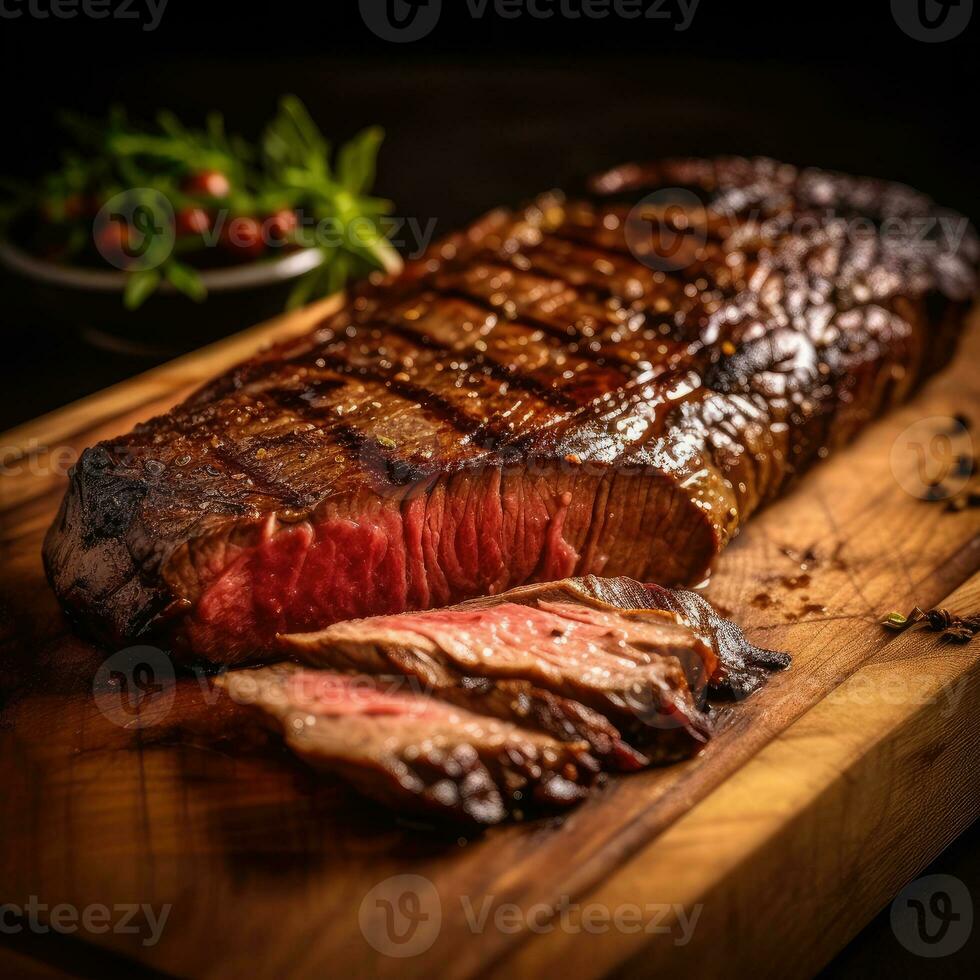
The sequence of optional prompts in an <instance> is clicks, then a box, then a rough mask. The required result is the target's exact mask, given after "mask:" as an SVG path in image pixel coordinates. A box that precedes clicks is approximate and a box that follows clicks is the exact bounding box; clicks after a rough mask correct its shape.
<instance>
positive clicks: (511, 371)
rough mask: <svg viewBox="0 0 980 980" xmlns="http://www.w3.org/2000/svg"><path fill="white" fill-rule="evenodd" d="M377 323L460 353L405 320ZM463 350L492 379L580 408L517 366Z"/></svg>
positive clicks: (570, 408) (558, 404) (553, 402)
mask: <svg viewBox="0 0 980 980" xmlns="http://www.w3.org/2000/svg"><path fill="white" fill-rule="evenodd" d="M494 312H496V311H494ZM379 325H381V326H383V327H384V328H385V329H388V330H391V331H392V332H393V333H397V334H398V335H399V336H401V337H404V338H405V339H406V340H411V341H413V342H414V343H421V344H422V345H423V346H425V347H427V348H429V349H431V350H435V351H439V352H440V353H444V354H445V355H446V356H447V357H458V356H460V353H461V352H460V351H456V350H453V348H451V347H449V346H447V345H446V344H443V343H441V342H440V341H438V340H436V339H435V338H434V337H433V336H432V335H431V334H429V333H426V332H425V331H423V330H415V329H413V328H412V327H409V326H406V325H405V324H404V323H402V322H399V321H395V320H391V321H389V320H382V321H380V322H379ZM465 353H466V356H467V359H468V360H469V361H470V362H471V363H473V364H475V365H477V366H478V367H479V370H481V371H482V372H483V373H484V374H486V375H487V376H488V377H491V378H493V379H494V380H495V381H500V382H504V383H507V384H509V385H512V386H513V387H515V388H520V389H521V391H526V392H528V393H529V394H532V395H535V396H537V397H538V398H540V399H541V401H543V402H546V403H547V404H549V405H550V406H551V407H552V408H557V409H561V410H562V411H568V412H574V411H577V410H578V409H579V408H581V407H582V406H581V405H580V404H579V403H578V402H577V401H575V399H573V398H569V397H568V395H566V394H564V393H563V392H561V391H560V390H559V389H557V388H552V387H551V386H549V385H546V384H544V383H542V382H541V381H538V379H537V378H532V377H531V376H530V375H527V374H523V373H522V372H521V371H519V370H518V369H517V368H514V367H508V366H507V365H505V364H501V363H500V362H499V361H497V360H495V359H494V358H492V357H490V356H489V355H488V354H484V353H483V352H481V351H478V350H476V348H473V347H467V348H465Z"/></svg>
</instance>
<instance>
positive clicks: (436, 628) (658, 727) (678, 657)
mask: <svg viewBox="0 0 980 980" xmlns="http://www.w3.org/2000/svg"><path fill="white" fill-rule="evenodd" d="M516 591H517V592H518V593H520V592H522V591H523V595H519V599H520V601H519V602H511V601H508V600H509V598H510V597H511V595H513V593H507V594H505V595H502V596H499V597H495V598H489V599H486V600H476V601H474V602H470V603H466V604H463V605H461V606H456V607H451V608H449V609H440V610H434V611H429V612H419V613H403V614H401V615H398V616H378V617H374V618H371V619H362V620H354V621H350V622H344V623H337V624H335V625H333V626H330V627H327V628H326V629H324V630H322V631H319V632H317V633H308V634H294V635H287V636H283V637H280V641H279V649H280V650H281V651H282V652H283V653H285V654H289V655H293V656H296V657H298V658H300V659H301V660H303V661H304V662H305V663H307V664H309V665H311V666H316V667H328V668H330V669H333V670H346V671H354V672H361V673H369V674H389V673H401V674H407V675H410V676H412V677H414V678H416V679H417V680H418V681H419V682H420V683H421V684H422V685H423V687H424V689H426V690H432V691H435V692H438V693H440V694H441V692H442V691H443V690H447V689H448V690H452V689H456V688H458V687H459V685H460V681H461V678H462V677H464V676H465V677H471V678H472V677H476V678H485V679H488V680H490V681H494V682H500V681H504V682H514V681H524V682H529V684H530V685H531V686H532V690H531V691H529V692H528V694H529V696H530V697H532V698H533V697H534V694H535V693H536V690H543V691H546V692H550V693H551V694H553V695H557V696H559V697H561V698H562V699H568V700H571V701H574V702H579V703H580V704H583V705H586V706H587V707H588V708H591V709H593V711H597V712H600V713H601V714H602V715H604V716H605V717H606V718H608V719H609V720H610V721H611V722H612V723H613V724H614V725H615V726H616V727H617V728H618V729H619V731H622V732H624V733H625V735H626V737H627V738H628V739H629V740H630V741H631V742H633V743H634V744H635V745H636V746H637V747H638V748H639V749H640V750H641V751H642V752H644V754H646V755H647V756H648V758H649V759H651V761H658V762H664V761H669V760H672V759H677V758H682V757H684V756H687V755H690V754H691V753H692V752H694V751H696V750H697V749H698V748H700V747H701V745H702V744H703V743H704V742H705V741H707V738H708V736H709V734H710V729H711V726H710V723H709V720H708V717H707V715H706V714H705V713H704V712H703V710H702V706H703V702H704V697H703V695H704V691H705V687H706V684H707V680H708V678H709V677H710V676H712V675H713V674H714V673H716V672H717V664H716V661H715V656H714V653H713V651H712V649H711V648H710V647H709V646H707V645H706V644H705V643H704V642H703V641H702V640H701V639H700V638H699V637H697V636H696V635H695V634H694V633H693V632H692V631H691V630H690V629H688V628H687V627H685V626H683V625H680V624H678V622H677V617H676V616H675V615H674V614H673V613H671V612H665V611H661V610H652V609H623V608H617V607H614V606H610V605H606V604H604V603H602V602H600V601H598V600H594V601H591V602H589V601H584V600H583V597H582V595H581V594H580V593H579V592H578V591H577V590H576V589H575V587H574V584H571V585H566V584H565V583H555V584H554V585H550V586H538V587H530V588H528V589H525V590H516ZM563 593H567V595H565V594H563ZM484 710H486V709H484ZM617 734H618V733H617Z"/></svg>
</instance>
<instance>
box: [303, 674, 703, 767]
mask: <svg viewBox="0 0 980 980" xmlns="http://www.w3.org/2000/svg"><path fill="white" fill-rule="evenodd" d="M317 659H321V660H322V661H323V663H326V662H327V661H328V660H329V659H331V658H328V657H323V658H317ZM343 659H346V658H338V669H339V665H340V663H341V662H342V660H343ZM365 660H366V661H367V663H366V664H365V666H364V667H363V668H362V669H363V670H364V671H365V672H370V664H372V663H373V662H377V661H375V660H374V658H371V657H368V658H365ZM418 666H421V661H419V660H418V659H417V658H414V657H399V656H397V655H395V656H393V657H392V664H391V669H393V670H398V671H400V672H401V674H402V675H407V676H411V677H415V678H416V680H418V681H419V683H420V684H422V685H425V688H424V689H425V691H426V693H427V694H431V695H432V696H433V697H438V698H440V699H441V700H443V701H449V702H450V703H452V704H458V705H459V706H460V707H463V708H469V709H470V710H472V711H476V712H478V713H479V714H484V715H489V716H490V717H491V718H502V719H504V720H505V721H511V722H513V723H514V724H515V725H520V726H522V727H524V728H533V729H534V730H535V731H539V732H544V734H546V735H550V736H551V737H552V738H557V739H558V740H559V741H562V742H586V743H587V744H588V746H589V751H590V753H591V754H592V755H593V756H595V758H596V759H597V760H599V762H600V763H601V764H602V765H603V766H604V767H605V768H606V769H611V770H618V771H620V772H636V771H637V770H639V769H643V768H644V767H645V766H648V765H650V764H651V763H652V762H655V761H667V755H668V752H667V750H668V746H666V745H663V746H660V745H658V746H657V748H658V750H659V752H658V754H657V755H654V754H653V753H651V752H649V751H646V752H641V751H639V750H638V749H637V748H634V747H633V746H631V745H629V744H628V743H627V742H625V741H624V740H623V737H622V735H621V733H620V732H619V730H618V729H617V728H616V727H615V726H614V725H613V724H612V723H611V722H610V721H609V719H607V718H605V717H604V716H603V715H601V714H600V713H599V712H598V711H593V710H592V709H591V708H587V707H586V706H585V705H584V704H580V703H579V702H578V701H573V700H572V699H571V698H563V697H560V696H558V695H557V694H553V693H552V692H551V691H546V690H544V689H543V688H540V687H535V686H534V685H533V684H530V683H528V682H527V681H523V680H496V681H494V680H490V679H489V678H487V677H467V676H465V675H463V674H460V673H457V672H456V671H455V670H453V669H452V668H451V667H449V666H448V665H447V666H446V667H445V669H443V670H438V671H432V672H430V671H428V670H426V671H418V672H416V671H414V670H413V669H412V668H413V667H418ZM433 666H434V665H433ZM427 677H430V678H433V680H432V682H431V686H429V683H427V681H426V678H427ZM675 742H677V743H679V744H677V745H675V746H674V747H673V751H674V753H675V755H676V756H678V757H679V756H682V755H686V754H689V753H690V748H689V740H688V739H687V738H681V739H676V740H675Z"/></svg>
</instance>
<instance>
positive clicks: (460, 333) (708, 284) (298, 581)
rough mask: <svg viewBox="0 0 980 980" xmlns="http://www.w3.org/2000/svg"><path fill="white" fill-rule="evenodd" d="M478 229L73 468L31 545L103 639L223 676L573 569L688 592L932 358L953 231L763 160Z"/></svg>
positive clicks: (682, 175)
mask: <svg viewBox="0 0 980 980" xmlns="http://www.w3.org/2000/svg"><path fill="white" fill-rule="evenodd" d="M592 190H593V194H592V196H591V197H590V198H589V199H587V200H579V201H566V200H565V199H563V198H562V197H560V196H557V195H548V196H545V197H542V198H541V199H539V200H538V201H536V202H534V204H532V205H531V206H530V207H528V208H526V209H524V210H523V211H519V212H508V211H497V212H494V213H492V214H490V215H488V216H487V217H486V218H484V219H482V220H480V221H479V222H477V223H476V224H475V225H473V226H472V227H471V228H469V229H468V230H466V231H465V232H463V233H461V234H458V235H455V236H452V237H450V238H449V239H447V240H445V241H443V242H440V243H438V244H436V245H434V246H433V248H432V249H431V250H430V251H429V252H428V253H427V254H426V255H425V256H423V257H422V258H421V259H419V260H418V261H413V262H410V263H408V264H407V265H406V268H405V270H404V271H403V272H402V273H401V274H399V275H398V276H395V277H389V278H387V279H379V280H378V281H374V282H368V283H365V284H363V285H362V286H361V287H359V288H358V289H357V290H355V291H354V293H353V295H352V296H351V298H350V300H349V302H348V303H347V304H346V305H345V306H344V308H343V309H342V310H341V311H340V312H338V313H337V314H336V315H334V316H332V317H330V318H328V319H327V320H326V321H324V323H322V324H321V325H320V326H319V327H318V328H317V329H316V330H314V331H313V332H312V333H311V334H309V335H308V336H306V337H304V338H300V339H298V340H293V341H289V342H286V343H284V344H281V345H279V346H278V347H274V348H272V349H271V350H269V351H266V352H264V353H261V354H259V355H257V356H256V357H254V358H252V359H251V360H248V361H246V362H245V363H243V364H241V365H239V366H238V367H236V368H234V369H233V370H231V371H229V372H227V373H225V374H224V375H222V376H221V377H219V378H217V379H216V380H215V381H214V382H212V383H211V384H209V385H207V386H205V387H204V388H203V389H202V390H200V391H199V392H197V393H196V394H195V395H193V396H192V397H191V398H189V399H188V400H187V401H185V402H184V403H183V404H182V405H179V406H177V407H176V408H175V409H173V410H172V411H171V412H169V413H168V414H166V415H163V416H161V417H159V418H156V419H153V420H151V421H149V422H147V423H145V424H143V425H140V426H137V427H136V429H135V430H134V431H133V432H131V433H129V434H128V435H125V436H120V437H118V438H115V439H111V440H108V441H106V442H103V443H101V444H99V445H98V446H96V447H94V448H92V449H90V450H87V451H86V453H85V454H84V455H83V456H82V458H81V460H80V461H79V463H78V465H77V466H76V467H75V468H74V470H73V472H72V475H71V480H70V485H69V488H68V492H67V494H66V496H65V500H64V503H63V505H62V509H61V512H60V514H59V516H58V518H57V520H56V522H55V523H54V525H53V526H52V528H51V530H50V531H49V533H48V536H47V539H46V542H45V549H44V555H45V563H46V568H47V571H48V575H49V577H50V579H51V582H52V584H53V585H54V588H55V590H56V591H57V593H58V595H59V597H60V599H61V602H62V604H63V606H64V608H65V609H66V610H67V611H68V612H69V614H71V615H72V616H73V617H75V619H76V620H77V621H78V622H79V623H80V624H82V625H83V626H84V627H85V628H87V629H88V630H89V632H90V633H92V634H93V635H94V636H96V637H98V638H99V639H101V640H103V641H104V642H106V643H108V644H112V645H122V644H128V643H130V642H131V641H132V640H133V638H134V637H136V636H138V635H140V634H141V633H144V632H146V631H148V630H150V629H157V628H159V629H160V630H161V631H166V632H167V633H168V634H169V638H170V639H171V640H172V641H173V643H174V644H176V646H177V647H178V648H180V649H184V650H189V651H193V652H196V653H197V654H200V655H203V656H206V657H209V658H210V659H212V660H215V661H220V662H224V663H236V662H246V661H251V660H259V659H263V658H266V657H268V656H269V652H270V649H271V648H272V646H273V640H274V637H275V635H276V634H277V633H283V632H290V633H292V632H298V631H309V630H316V629H320V628H322V627H324V626H327V625H329V624H330V623H334V622H338V621H341V620H345V619H351V618H355V617H363V616H372V615H392V614H397V613H401V612H405V611H410V610H420V609H429V608H435V607H439V606H447V605H450V604H452V603H455V602H459V601H461V600H464V599H467V598H469V597H472V596H478V595H486V594H497V593H500V592H503V591H506V590H507V589H509V588H511V587H514V586H517V585H521V584H524V583H529V582H539V581H547V580H549V579H559V578H564V577H567V576H571V575H585V574H589V573H595V574H601V575H623V576H629V577H632V578H635V579H637V580H640V581H657V582H661V583H663V584H665V585H680V584H692V583H696V582H697V581H699V580H700V579H701V578H702V577H703V576H704V574H705V571H706V569H707V568H708V567H709V566H710V564H711V562H712V560H713V559H714V558H715V556H716V555H717V554H718V553H719V551H720V550H721V549H722V548H723V547H724V546H725V544H726V543H727V542H728V541H729V540H730V539H731V538H732V536H733V535H734V534H736V533H737V531H738V530H739V528H740V527H741V526H742V524H743V523H744V522H745V521H746V519H747V518H748V517H749V516H750V515H751V514H752V513H753V512H754V511H755V510H756V509H758V508H759V507H760V506H762V505H763V504H765V503H766V502H767V501H769V500H772V499H773V498H774V497H776V496H777V495H778V494H780V493H781V492H783V490H784V489H785V488H786V487H787V486H788V485H789V484H790V483H791V482H792V481H793V480H794V479H795V478H796V477H797V475H798V474H799V473H801V472H803V471H804V470H805V469H806V468H807V467H808V466H810V465H811V464H812V463H814V462H815V461H817V460H818V459H821V458H823V457H824V456H826V455H827V454H828V453H829V452H830V451H832V450H833V449H834V448H835V447H837V446H840V445H841V444H842V443H844V442H845V441H846V440H848V439H850V438H851V437H852V436H853V435H854V434H855V433H856V432H857V431H858V430H859V429H860V428H861V427H862V426H864V425H866V424H867V423H868V421H869V420H871V419H873V418H874V417H875V416H876V415H877V414H878V413H879V412H881V411H883V410H885V409H887V408H888V407H889V406H891V405H893V404H895V403H896V402H897V401H899V400H901V399H904V398H906V397H908V395H909V394H910V393H911V392H913V391H914V390H915V388H916V386H917V385H918V384H919V383H920V382H921V381H922V380H923V379H924V378H925V377H927V376H928V375H929V374H931V373H933V372H934V371H936V370H938V369H939V368H940V367H941V366H942V365H943V364H944V363H945V362H946V361H947V360H948V359H949V357H950V356H951V354H952V353H953V350H954V349H955V344H956V339H957V336H958V334H959V332H960V329H961V327H962V323H963V319H964V314H965V312H966V310H967V308H968V306H969V303H970V300H971V298H972V296H973V293H974V291H975V288H976V279H975V266H976V259H977V242H976V238H975V236H974V234H973V232H972V231H971V230H970V229H969V227H968V226H967V224H966V222H965V220H963V219H960V218H959V217H958V216H956V215H953V214H950V213H949V212H947V211H944V210H943V209H941V208H938V207H937V206H936V205H934V204H933V203H932V202H931V201H930V200H929V199H928V198H926V197H924V196H922V195H920V194H917V193H915V192H914V191H911V190H909V189H908V188H906V187H902V186H900V185H896V184H888V183H883V182H881V181H875V180H868V179H860V178H852V177H846V176H843V175H840V174H831V173H826V172H823V171H818V170H812V169H808V170H798V169H796V168H795V167H790V166H786V165H782V164H778V163H775V162H774V161H771V160H744V159H738V158H721V159H717V160H707V161H706V160H675V161H666V162H662V163H657V164H654V165H649V166H630V167H623V168H620V169H619V170H616V171H613V172H611V173H609V174H606V175H604V176H603V177H601V178H599V179H598V180H596V181H595V182H594V185H593V188H592Z"/></svg>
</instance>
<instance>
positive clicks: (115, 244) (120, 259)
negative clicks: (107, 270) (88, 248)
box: [95, 221, 129, 267]
mask: <svg viewBox="0 0 980 980" xmlns="http://www.w3.org/2000/svg"><path fill="white" fill-rule="evenodd" d="M95 246H96V248H97V249H98V250H99V252H101V253H102V257H103V258H104V259H105V260H106V261H107V262H110V263H111V264H112V265H116V266H119V267H122V266H125V265H127V264H128V262H129V256H128V255H127V254H126V250H127V247H128V246H129V228H128V226H127V225H125V224H123V223H122V222H120V221H110V222H109V223H108V224H106V225H105V227H103V228H100V229H99V231H98V232H97V234H96V238H95Z"/></svg>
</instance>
